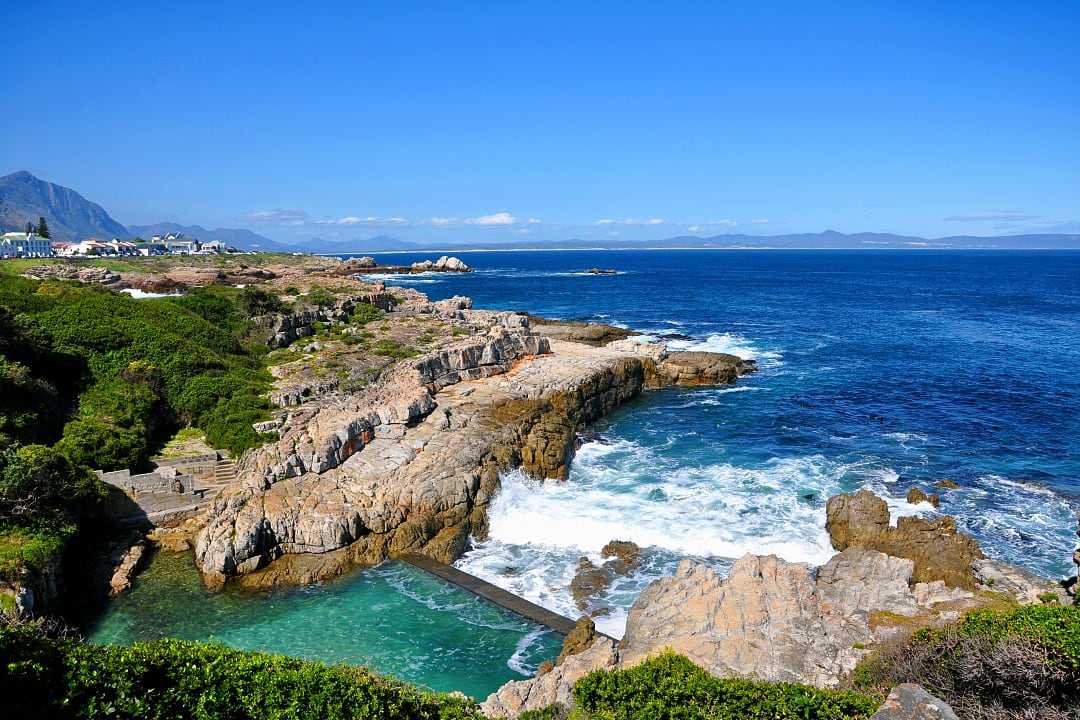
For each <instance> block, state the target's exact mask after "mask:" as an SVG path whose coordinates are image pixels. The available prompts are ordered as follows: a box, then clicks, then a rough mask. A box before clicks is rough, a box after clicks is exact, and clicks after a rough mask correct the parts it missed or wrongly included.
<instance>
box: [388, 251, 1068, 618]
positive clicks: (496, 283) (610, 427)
mask: <svg viewBox="0 0 1080 720" xmlns="http://www.w3.org/2000/svg"><path fill="white" fill-rule="evenodd" d="M381 257H382V258H386V259H388V260H390V261H392V262H402V261H405V262H408V261H411V260H412V259H414V258H417V257H419V256H416V255H408V254H394V255H389V254H387V255H382V256H381ZM462 257H463V258H464V259H465V260H466V262H468V263H469V264H470V265H472V266H473V267H474V268H476V270H477V272H474V273H471V274H467V275H447V274H426V275H422V276H396V277H390V278H388V280H389V282H390V283H391V284H401V285H414V286H415V287H417V289H419V290H422V291H423V292H425V293H428V294H429V295H430V296H431V297H432V298H434V299H438V298H442V297H448V296H450V295H455V294H462V295H468V296H471V297H472V298H474V300H475V301H476V304H477V306H480V307H495V308H504V309H520V310H529V311H530V312H534V313H536V314H543V315H548V316H552V317H561V318H568V319H571V318H572V319H585V320H595V321H603V322H609V323H617V324H622V325H625V326H628V327H631V328H634V329H636V330H640V331H642V332H647V333H652V334H654V335H657V336H667V337H668V338H669V339H671V340H672V344H673V346H674V347H681V348H693V349H708V350H718V351H724V352H731V353H734V354H737V355H740V356H743V357H748V358H754V359H757V360H758V362H759V366H760V368H761V371H760V372H759V373H758V374H757V375H754V376H751V377H748V378H744V379H742V380H740V381H739V383H738V385H736V386H734V387H727V388H717V389H706V390H667V391H662V392H655V393H648V394H646V395H645V396H643V397H642V398H641V399H640V400H637V401H635V402H633V403H631V404H630V405H628V406H626V407H624V408H623V409H622V410H620V411H619V412H618V413H616V414H615V415H614V416H613V417H611V418H608V419H607V420H606V421H605V422H604V423H603V424H602V425H601V427H600V428H599V429H600V430H601V432H602V435H603V437H604V438H605V439H606V440H607V443H606V444H600V443H590V444H587V445H585V446H584V447H583V448H582V449H581V451H580V452H579V454H578V457H577V460H576V461H575V463H574V465H573V467H572V470H571V476H570V479H569V481H568V482H567V483H564V484H556V483H548V484H543V485H540V484H536V483H532V482H529V481H528V480H527V479H525V478H523V477H521V476H520V475H517V474H512V475H510V476H508V477H506V478H504V487H503V490H502V492H501V494H500V496H499V497H498V498H497V500H496V502H495V506H494V509H493V512H492V518H491V520H492V533H491V539H490V540H488V541H486V542H484V543H480V544H477V545H476V546H475V547H474V548H473V549H472V550H471V551H470V552H469V553H468V554H467V555H466V556H465V557H464V558H462V560H460V561H459V562H458V565H459V566H461V567H462V568H463V569H465V570H467V571H469V572H473V573H475V574H477V575H480V576H481V577H484V578H485V579H488V580H490V581H491V582H494V583H496V584H499V585H502V586H504V587H506V588H508V589H511V590H514V591H516V592H518V593H520V594H523V595H525V596H526V597H528V598H530V599H532V600H533V601H535V602H538V603H540V604H542V605H545V606H547V607H550V608H551V609H554V610H557V611H560V612H562V613H564V614H568V615H574V614H576V612H577V611H576V609H575V608H574V605H573V603H572V601H571V598H570V594H569V591H568V584H569V581H570V578H572V577H573V572H574V568H575V566H576V564H577V560H578V558H579V557H580V556H582V555H588V556H590V557H592V558H593V559H594V560H596V559H599V557H598V553H599V550H600V548H601V547H602V546H603V544H604V543H606V542H607V541H608V540H611V539H615V538H618V539H631V540H634V541H636V542H638V543H639V544H641V545H643V546H646V547H649V548H650V550H649V553H648V558H647V562H646V563H645V566H644V567H643V569H642V571H640V572H639V573H638V574H637V575H636V576H635V577H633V578H629V579H626V580H622V581H620V582H619V583H617V584H616V586H615V587H614V588H613V589H612V591H611V592H610V593H609V594H608V596H606V597H604V598H601V599H600V601H599V603H598V605H600V606H605V607H608V608H609V609H610V614H609V615H606V616H604V617H602V618H599V619H598V624H599V625H600V626H601V627H602V628H603V629H605V630H607V631H608V632H611V633H613V634H618V633H620V632H621V631H622V626H623V623H624V613H623V612H622V610H624V609H625V608H626V607H628V606H629V604H630V603H631V602H632V601H633V598H634V597H635V596H636V594H637V592H639V591H640V589H641V587H643V586H644V584H645V583H647V582H648V581H649V580H650V579H652V578H654V577H656V576H657V575H659V574H663V573H665V572H670V570H671V569H672V567H673V565H674V563H675V562H676V561H677V559H678V558H679V557H682V556H685V555H688V554H689V555H694V556H699V557H703V558H707V559H710V560H711V561H712V562H713V563H714V564H715V565H717V566H718V567H720V568H721V569H722V568H723V567H724V566H725V565H726V563H727V562H729V561H730V559H731V558H736V557H738V556H739V555H741V554H743V553H745V552H758V553H762V552H772V553H776V554H778V555H780V556H782V557H785V558H787V559H789V560H807V561H812V562H822V561H824V560H825V559H827V558H828V557H829V556H830V555H831V553H832V550H831V548H830V546H829V542H828V537H827V536H826V534H825V531H824V519H825V514H824V506H825V500H826V499H827V498H828V497H829V496H830V495H831V494H834V493H836V492H839V491H846V490H852V489H855V488H858V487H863V486H865V487H870V488H872V489H874V490H875V491H877V492H878V493H879V494H882V495H884V496H886V497H887V498H888V500H889V502H890V505H891V506H892V508H893V510H894V512H899V513H905V514H911V513H926V514H931V513H933V512H935V511H934V510H933V509H932V508H931V507H930V506H929V505H926V504H923V505H919V506H909V505H908V504H907V503H906V502H904V500H903V498H904V496H905V494H906V491H907V490H908V488H910V487H912V486H920V487H923V488H926V489H930V488H929V485H930V484H931V483H933V482H935V481H937V480H940V479H943V478H949V479H951V480H954V481H956V482H958V483H959V484H960V485H961V488H960V489H958V490H949V491H942V504H941V507H940V509H939V511H938V512H941V513H947V514H951V515H954V516H956V518H957V520H958V522H959V524H960V525H961V526H962V527H963V528H964V529H965V530H967V531H968V532H970V533H972V534H973V535H975V536H976V537H977V538H978V539H979V540H980V542H981V543H982V544H983V547H984V550H985V551H986V552H987V553H988V554H990V555H992V556H994V557H998V558H1001V559H1003V560H1007V561H1010V562H1015V563H1019V564H1022V565H1026V566H1028V567H1030V568H1032V569H1034V570H1036V571H1038V572H1041V573H1043V574H1046V575H1050V576H1061V575H1063V574H1065V573H1066V572H1068V571H1070V569H1071V563H1070V557H1071V552H1072V549H1073V547H1074V546H1075V541H1076V537H1075V534H1074V533H1075V530H1076V519H1075V511H1076V509H1077V508H1078V507H1080V503H1078V499H1080V412H1078V411H1077V408H1080V253H1075V252H1039V253H1021V252H997V253H993V252H985V253H980V252H966V253H965V252H949V253H929V252H838V251H837V252H784V251H746V252H730V251H725V252H717V251H677V252H649V251H594V252H585V251H580V252H579V251H569V252H510V253H502V252H494V253H468V254H462ZM590 267H614V268H617V269H618V270H619V271H620V274H618V275H614V276H608V275H601V276H595V275H586V274H582V273H581V272H580V271H581V270H584V269H586V268H590Z"/></svg>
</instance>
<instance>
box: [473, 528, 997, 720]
mask: <svg viewBox="0 0 1080 720" xmlns="http://www.w3.org/2000/svg"><path fill="white" fill-rule="evenodd" d="M913 568H914V563H913V562H912V561H911V560H908V559H904V558H896V557H890V556H888V555H885V554H884V553H880V552H877V551H875V550H867V549H864V548H850V549H847V550H844V551H843V552H841V553H839V554H837V555H836V556H835V557H833V558H832V559H831V560H830V561H829V562H828V563H826V564H825V565H824V566H822V567H821V568H818V569H817V570H816V571H815V569H814V568H812V567H811V566H809V565H807V564H805V563H789V562H786V561H784V560H781V559H779V558H777V557H775V556H772V555H770V556H765V557H761V556H756V555H745V556H743V557H742V558H740V559H739V560H738V561H737V562H736V563H735V564H734V565H733V566H732V568H731V571H730V573H729V574H728V576H727V577H726V578H722V577H720V576H719V575H718V574H717V573H716V572H715V571H713V570H712V569H711V568H709V567H707V566H705V565H702V564H700V563H696V562H693V561H691V560H683V561H682V562H681V563H679V566H678V568H677V570H676V571H675V574H674V576H672V577H667V578H662V579H660V580H657V581H655V582H653V583H652V584H651V585H649V586H648V587H647V588H646V589H645V590H644V591H643V592H642V593H641V595H640V596H639V597H638V599H637V601H636V602H635V603H634V605H633V607H632V608H631V609H630V613H629V616H628V618H627V623H626V634H625V635H624V636H623V639H622V641H621V642H620V643H619V645H618V646H617V647H615V648H614V649H613V648H612V647H611V644H610V642H611V641H610V640H608V639H607V638H604V637H601V636H598V637H597V638H596V639H594V640H593V641H592V644H591V645H590V646H589V648H588V650H585V651H584V652H579V653H578V654H576V655H573V656H572V657H571V658H568V659H567V660H565V661H564V664H569V663H571V662H572V663H573V664H572V665H571V666H570V667H571V668H572V672H570V673H566V672H563V673H560V667H562V666H560V665H556V666H555V667H554V668H553V669H552V670H551V671H550V672H548V673H546V674H544V675H543V676H541V677H539V678H534V679H532V680H523V681H516V682H511V683H507V684H506V685H504V686H503V687H502V688H500V689H499V690H498V691H497V692H495V693H493V694H492V695H491V696H489V697H488V699H487V700H486V701H485V702H484V703H483V705H482V707H483V709H484V711H485V712H487V713H488V714H489V715H491V716H493V717H503V716H513V715H514V714H516V713H520V712H522V711H525V710H534V709H539V708H541V707H544V706H546V705H547V704H550V703H552V702H556V701H557V702H562V703H564V704H570V702H571V701H572V697H571V694H570V687H569V686H572V682H573V680H576V679H577V678H578V677H581V676H582V675H584V674H585V673H587V672H588V671H590V670H595V669H599V668H606V667H619V668H622V667H632V666H633V665H636V664H638V663H640V662H641V661H643V660H644V659H646V658H647V657H649V656H651V655H653V654H656V653H658V652H661V651H664V650H667V649H671V650H674V651H675V652H676V653H679V654H682V655H686V656H687V657H689V658H690V659H691V660H692V661H693V662H695V663H697V664H698V665H701V666H702V667H704V668H705V669H706V670H708V671H709V672H710V673H713V674H714V675H720V676H740V677H752V678H756V679H759V680H766V681H771V682H802V683H810V684H813V685H818V686H824V687H828V686H835V685H837V684H838V683H839V682H840V679H841V677H843V676H844V675H845V674H846V673H848V672H850V671H851V670H852V669H853V668H854V666H855V664H856V663H857V662H858V660H859V659H860V658H862V657H863V656H864V655H865V654H867V653H868V652H869V650H868V647H869V646H870V645H872V644H873V643H875V642H878V641H880V640H882V639H884V638H886V637H888V636H890V635H891V634H893V632H895V627H893V626H890V625H888V624H879V623H877V622H876V619H877V618H878V617H879V616H881V615H886V616H890V617H900V618H911V620H912V622H915V621H918V622H921V623H932V622H935V621H938V622H944V621H947V620H948V619H951V618H953V617H955V613H954V611H953V608H955V607H962V606H964V603H970V604H972V605H974V604H975V603H976V601H975V600H974V596H973V595H972V593H969V592H966V591H963V590H953V591H949V592H950V593H951V594H950V596H949V597H950V598H951V604H950V605H949V606H948V607H947V608H942V607H940V606H938V607H934V605H935V604H937V603H939V602H941V601H942V598H941V595H940V592H935V590H937V591H941V590H944V585H943V584H942V583H938V584H937V585H933V586H930V585H927V584H923V583H917V584H915V585H914V586H913V585H911V579H912V572H913ZM939 585H940V587H938V586H939ZM957 594H962V597H958V596H957ZM924 601H925V602H924ZM927 603H929V604H927ZM586 663H589V664H586Z"/></svg>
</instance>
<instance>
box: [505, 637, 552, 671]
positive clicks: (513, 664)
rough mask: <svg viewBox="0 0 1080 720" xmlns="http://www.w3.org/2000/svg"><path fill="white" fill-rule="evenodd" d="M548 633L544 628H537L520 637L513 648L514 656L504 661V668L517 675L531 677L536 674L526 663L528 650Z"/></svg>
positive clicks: (533, 666) (530, 665)
mask: <svg viewBox="0 0 1080 720" xmlns="http://www.w3.org/2000/svg"><path fill="white" fill-rule="evenodd" d="M548 632H550V631H549V630H547V629H545V628H537V629H536V630H533V631H532V632H529V633H527V634H525V635H522V636H521V639H520V640H518V641H517V646H516V647H515V648H514V654H513V655H511V656H510V659H509V660H507V661H506V666H507V667H508V668H510V669H511V670H513V671H514V672H516V673H517V674H519V675H523V676H525V677H531V676H532V675H533V673H535V672H536V666H535V665H532V664H531V663H529V662H528V655H529V650H531V649H532V647H533V645H534V644H535V643H536V641H537V640H539V639H540V638H542V637H543V636H544V635H546V634H548Z"/></svg>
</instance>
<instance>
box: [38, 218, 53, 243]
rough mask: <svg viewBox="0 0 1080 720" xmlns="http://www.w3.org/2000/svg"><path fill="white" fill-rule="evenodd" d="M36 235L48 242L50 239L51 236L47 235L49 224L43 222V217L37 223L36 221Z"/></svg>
mask: <svg viewBox="0 0 1080 720" xmlns="http://www.w3.org/2000/svg"><path fill="white" fill-rule="evenodd" d="M37 234H38V235H40V236H41V237H43V238H45V239H46V240H48V239H49V238H50V237H51V235H49V224H48V223H47V222H45V218H43V217H39V218H38V221H37Z"/></svg>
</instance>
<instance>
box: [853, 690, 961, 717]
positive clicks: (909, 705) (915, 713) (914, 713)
mask: <svg viewBox="0 0 1080 720" xmlns="http://www.w3.org/2000/svg"><path fill="white" fill-rule="evenodd" d="M870 720H957V717H956V713H955V712H953V709H952V706H950V705H949V703H947V702H945V701H944V700H940V699H938V698H936V697H934V696H933V695H931V694H930V693H928V692H926V690H924V689H923V688H922V686H921V685H915V684H914V683H904V684H903V685H897V686H896V687H894V688H893V689H892V692H890V693H889V697H887V698H886V699H885V702H884V703H883V704H882V706H881V707H880V708H878V711H877V712H876V713H874V714H873V715H871V716H870Z"/></svg>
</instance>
